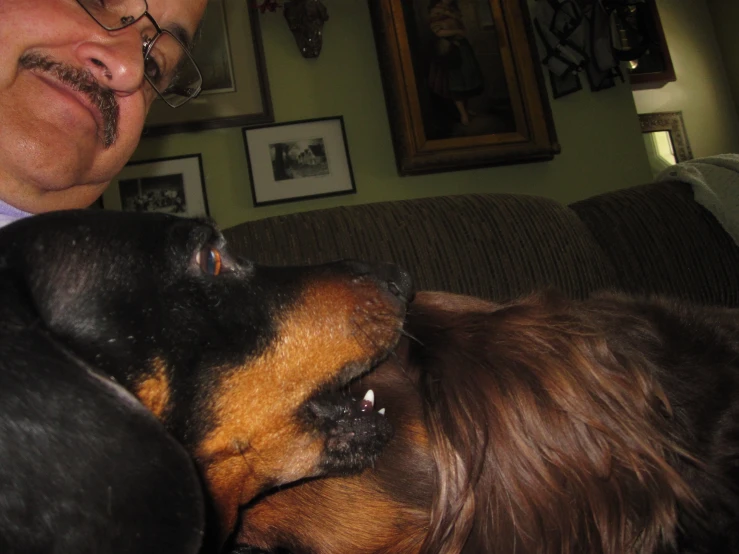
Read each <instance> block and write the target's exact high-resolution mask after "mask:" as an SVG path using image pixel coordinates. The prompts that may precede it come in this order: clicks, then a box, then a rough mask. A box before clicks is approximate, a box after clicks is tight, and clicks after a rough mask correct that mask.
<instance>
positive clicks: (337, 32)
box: [135, 0, 651, 227]
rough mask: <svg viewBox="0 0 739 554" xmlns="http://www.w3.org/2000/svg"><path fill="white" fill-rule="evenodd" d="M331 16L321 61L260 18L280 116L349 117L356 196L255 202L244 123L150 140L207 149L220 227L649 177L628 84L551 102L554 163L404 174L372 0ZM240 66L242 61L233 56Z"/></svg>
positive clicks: (149, 150)
mask: <svg viewBox="0 0 739 554" xmlns="http://www.w3.org/2000/svg"><path fill="white" fill-rule="evenodd" d="M324 3H325V4H326V6H327V7H328V10H329V13H330V17H331V19H330V20H329V21H328V22H327V23H326V27H325V28H324V46H323V51H322V53H321V55H320V57H319V58H318V59H315V60H306V59H304V58H302V57H301V56H300V54H299V52H298V49H297V47H296V46H295V43H294V39H293V37H292V35H291V33H290V31H289V30H288V28H287V24H286V22H285V20H284V18H283V16H282V14H281V13H268V14H265V15H262V16H260V17H261V23H262V32H263V35H264V45H265V52H266V57H267V66H268V72H269V81H270V87H271V91H272V100H273V103H274V108H275V119H276V121H291V120H299V119H309V118H314V117H326V116H332V115H343V116H344V121H345V125H346V132H347V138H348V142H349V150H350V154H351V160H352V165H353V169H354V176H355V181H356V186H357V194H354V195H345V196H338V197H333V198H323V199H316V200H307V201H303V202H295V203H289V204H279V205H274V206H264V207H260V208H254V207H253V206H252V200H251V192H250V187H249V177H248V169H247V163H246V154H245V152H244V145H243V139H242V135H241V130H240V129H239V128H232V129H222V130H216V131H208V132H203V133H195V134H181V135H172V136H170V137H167V138H165V139H146V140H144V141H143V142H142V144H141V146H140V147H139V150H138V151H137V152H136V155H135V158H136V159H147V158H155V157H161V156H170V155H180V154H192V153H202V155H203V165H204V171H205V180H206V185H207V191H208V202H209V204H210V211H211V216H213V217H214V218H215V220H216V221H217V222H218V223H219V224H220V225H221V226H222V227H230V226H232V225H235V224H238V223H240V222H243V221H247V220H253V219H260V218H263V217H268V216H272V215H278V214H285V213H290V212H297V211H308V210H314V209H318V208H326V207H331V206H338V205H342V204H364V203H370V202H378V201H382V200H396V199H404V198H416V197H424V196H435V195H444V194H459V193H466V192H512V193H526V194H537V195H542V196H548V197H551V198H554V199H556V200H559V201H561V202H565V203H567V202H571V201H574V200H577V199H580V198H584V197H587V196H590V195H592V194H597V193H600V192H605V191H609V190H614V189H618V188H623V187H627V186H631V185H636V184H640V183H644V182H648V181H649V180H650V179H651V173H650V169H649V164H648V161H647V156H646V151H645V148H644V143H643V141H642V137H641V134H640V130H639V122H638V118H637V115H636V109H635V106H634V100H633V97H632V94H631V90H630V88H629V86H628V84H622V83H619V84H618V85H617V86H616V87H615V88H613V89H610V90H606V91H602V92H598V93H591V92H590V91H589V90H587V89H588V87H587V84H586V83H584V85H585V86H584V89H583V90H582V91H580V92H577V93H575V94H572V95H570V96H567V97H564V98H560V99H558V100H553V101H552V109H553V112H554V119H555V125H556V129H557V134H558V137H559V141H560V143H561V145H562V153H561V154H559V155H558V156H556V157H555V159H554V160H553V161H551V162H540V163H534V164H524V165H515V166H503V167H495V168H487V169H476V170H466V171H458V172H450V173H438V174H433V175H425V176H416V177H399V176H398V174H397V172H396V169H395V160H394V154H393V150H392V143H391V137H390V127H389V123H388V119H387V112H386V109H385V102H384V96H383V93H382V84H381V80H380V72H379V68H378V64H377V57H376V53H375V46H374V39H373V36H372V29H371V25H370V17H369V10H368V7H367V0H324ZM235 63H238V60H235Z"/></svg>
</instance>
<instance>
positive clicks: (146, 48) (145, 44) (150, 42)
mask: <svg viewBox="0 0 739 554" xmlns="http://www.w3.org/2000/svg"><path fill="white" fill-rule="evenodd" d="M76 1H77V4H78V5H79V7H80V8H82V9H83V10H84V11H85V13H86V14H87V15H89V16H90V17H91V18H92V20H93V21H94V22H95V23H97V24H98V25H100V27H102V28H103V29H105V30H106V31H108V32H111V31H120V30H122V29H127V28H128V27H131V26H132V25H135V24H136V23H138V22H139V21H141V20H142V19H143V18H147V19H148V20H149V21H150V22H151V24H152V25H153V26H154V30H155V31H156V34H155V35H154V36H153V37H152V38H149V39H145V40H143V41H142V50H143V58H144V62H145V61H146V57H147V56H148V55H149V53H150V52H151V49H152V48H153V47H154V44H155V43H156V41H157V39H158V38H159V37H160V36H161V35H164V34H167V35H169V36H170V37H172V38H173V39H174V40H175V41H177V44H179V45H180V46H181V47H182V51H183V52H184V53H185V55H186V56H187V57H188V58H190V61H191V62H192V65H193V67H194V68H195V70H196V71H197V72H198V76H199V77H200V83H201V84H200V86H198V89H197V91H195V93H194V94H193V95H191V96H188V98H187V100H185V101H184V102H182V103H181V104H177V105H172V104H171V103H170V102H169V100H167V99H166V98H165V97H164V94H162V93H161V92H159V89H158V88H157V87H156V85H155V84H154V83H153V82H152V81H151V79H150V78H149V76H148V75H146V72H144V78H145V79H146V82H147V83H149V85H150V86H151V88H153V89H154V92H156V93H157V95H158V96H159V98H161V99H162V100H164V102H166V104H167V105H168V106H170V107H171V108H179V107H180V106H184V105H185V104H187V103H188V102H189V101H190V100H192V99H193V98H197V97H198V96H199V95H200V93H201V92H202V82H203V74H202V73H201V72H200V68H199V67H198V64H197V63H196V62H195V59H194V58H193V57H192V55H191V54H190V52H189V50H188V49H187V47H186V46H185V45H184V44H183V43H182V41H181V40H180V39H178V38H177V37H176V36H175V35H174V33H172V31H170V30H168V29H162V28H161V27H160V26H159V23H157V21H156V19H154V16H152V15H151V14H150V13H149V3H148V2H147V1H146V0H142V1H143V2H144V11H143V13H142V14H141V15H140V16H138V17H137V18H135V19H131V20H130V21H128V22H127V23H125V24H124V25H121V26H120V27H114V28H110V27H106V26H105V25H103V24H102V23H101V22H100V21H98V19H97V18H96V17H95V16H94V15H92V14H91V13H90V11H89V10H88V9H87V8H86V7H85V6H84V5H83V4H82V2H81V1H80V0H76ZM130 17H133V16H130ZM144 67H146V66H144Z"/></svg>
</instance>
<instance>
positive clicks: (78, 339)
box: [0, 211, 410, 535]
mask: <svg viewBox="0 0 739 554" xmlns="http://www.w3.org/2000/svg"><path fill="white" fill-rule="evenodd" d="M0 256H1V258H0V274H1V275H2V279H3V281H4V282H5V283H8V286H12V287H15V288H16V289H17V292H18V295H19V296H20V297H21V298H23V301H24V302H25V304H26V307H27V311H28V313H29V314H31V317H30V318H29V324H39V325H42V326H44V327H46V328H47V329H48V330H49V332H50V333H51V334H52V335H53V336H54V337H55V338H56V339H57V340H58V341H59V342H60V343H61V344H63V345H64V346H66V347H67V348H68V349H69V351H70V354H71V355H74V356H76V357H78V358H80V359H81V360H83V361H84V362H86V363H87V364H89V365H90V366H92V367H93V368H95V370H96V371H98V372H100V373H101V374H103V375H106V376H109V377H111V378H113V379H116V380H117V381H119V382H120V383H121V384H123V385H124V386H125V387H126V388H128V389H129V390H131V391H132V392H133V393H134V394H135V395H136V396H137V397H138V398H139V399H140V400H141V402H143V403H144V404H145V405H146V406H147V407H148V408H149V409H150V410H151V411H152V412H154V414H156V415H157V417H158V418H159V419H160V420H161V421H162V422H163V423H164V424H165V426H166V427H167V428H168V429H169V430H170V431H171V432H172V433H173V435H174V436H175V437H176V438H177V439H178V440H179V441H180V442H182V443H183V444H184V445H185V446H186V447H187V449H188V450H189V451H190V452H191V454H192V455H193V456H194V458H195V461H196V463H197V465H198V466H199V468H200V471H201V474H202V476H203V478H204V481H205V483H206V486H207V488H208V489H209V492H210V496H211V498H212V499H213V502H214V505H215V508H216V511H217V513H218V517H219V520H220V530H221V535H224V534H227V533H228V532H229V531H230V530H231V528H232V527H233V524H234V522H235V518H236V513H237V507H238V506H239V505H240V504H243V503H245V502H247V501H249V500H250V499H251V498H252V497H253V496H254V495H256V494H257V493H259V492H260V491H261V490H263V489H265V488H267V487H271V486H275V485H279V484H284V483H289V482H292V481H295V480H296V479H300V478H304V477H308V476H315V475H321V474H325V473H328V472H347V471H353V470H357V469H361V468H362V467H365V466H366V465H368V464H371V463H372V462H373V460H374V458H375V456H376V455H377V454H378V452H379V450H380V448H381V446H383V444H384V442H386V440H387V438H388V437H389V435H390V433H391V430H390V427H389V425H388V424H387V422H386V421H385V419H384V418H383V416H382V415H380V414H377V412H376V411H373V410H367V409H366V406H364V405H361V403H357V402H351V401H350V400H348V399H346V398H334V397H333V396H331V395H330V394H327V391H331V390H334V389H338V388H339V387H342V386H344V385H346V384H347V383H348V382H349V381H351V380H352V379H354V378H356V377H358V376H360V375H362V374H363V373H365V372H367V371H369V370H370V369H371V368H372V367H373V366H375V365H376V364H378V363H379V362H380V361H381V360H383V359H384V358H385V357H386V356H387V355H388V353H389V352H390V351H392V349H393V348H394V347H395V345H396V343H397V341H398V338H399V336H400V332H401V326H402V320H403V316H404V298H403V297H404V295H406V294H408V289H409V286H410V285H409V279H408V277H407V276H406V275H405V274H404V273H402V272H401V271H399V270H397V269H396V268H394V266H383V267H379V268H371V267H369V266H367V265H363V264H359V263H353V262H345V263H337V264H332V265H326V266H318V267H312V268H303V269H301V268H280V269H278V268H266V267H259V266H257V265H255V264H254V263H251V262H249V261H246V260H241V259H237V258H235V257H234V256H232V255H230V254H229V252H228V249H227V248H226V245H225V241H224V239H223V237H222V236H221V234H220V233H219V232H218V231H217V230H216V229H215V228H214V227H213V226H212V225H211V224H210V223H208V222H206V221H195V220H186V219H180V218H176V217H173V216H165V215H152V214H147V215H140V214H120V213H111V212H93V211H86V212H80V211H73V212H59V213H54V214H47V215H43V216H37V217H33V218H29V219H26V220H22V221H19V222H17V223H15V224H13V225H11V226H9V227H7V228H5V229H4V230H3V231H2V232H1V233H0Z"/></svg>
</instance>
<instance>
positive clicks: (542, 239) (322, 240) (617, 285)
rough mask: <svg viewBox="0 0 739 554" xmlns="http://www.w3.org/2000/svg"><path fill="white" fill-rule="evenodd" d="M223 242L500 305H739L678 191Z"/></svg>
mask: <svg viewBox="0 0 739 554" xmlns="http://www.w3.org/2000/svg"><path fill="white" fill-rule="evenodd" d="M225 234H226V237H227V238H228V240H229V243H230V248H231V250H232V251H234V252H236V253H237V254H239V255H242V256H245V257H247V258H250V259H253V260H255V261H257V262H259V263H264V264H271V265H291V264H314V263H322V262H326V261H331V260H335V259H339V258H356V259H362V260H368V261H392V262H395V263H398V264H400V265H401V266H403V267H405V268H406V269H407V270H408V271H409V272H410V273H411V274H412V275H413V278H414V280H415V284H416V288H417V289H418V290H446V291H451V292H458V293H464V294H471V295H475V296H480V297H482V298H488V299H492V300H505V299H509V298H512V297H516V296H520V295H521V294H524V293H526V292H529V291H532V290H535V289H539V288H542V287H548V286H550V287H556V288H559V289H560V290H562V291H564V292H565V293H567V294H568V295H570V296H573V297H583V296H586V295H588V294H589V293H591V292H593V291H595V290H599V289H604V288H611V289H622V290H629V291H634V292H642V291H643V292H662V293H669V294H672V295H675V296H678V297H684V298H692V299H696V300H701V301H704V302H708V303H715V304H725V305H739V301H738V300H737V296H739V284H738V281H737V275H739V248H737V247H736V246H735V245H734V244H733V242H731V239H730V238H729V237H728V236H727V235H726V234H725V233H724V231H723V229H722V228H721V227H720V226H719V225H718V223H717V222H716V220H715V219H713V216H711V215H710V214H709V213H708V212H706V211H705V210H704V209H703V208H702V207H701V206H699V205H698V204H696V203H695V202H694V201H693V200H692V193H690V191H689V190H688V191H687V196H686V191H685V188H684V187H683V186H682V185H677V184H676V185H669V184H655V185H646V186H644V187H634V188H631V189H626V190H624V191H619V192H617V193H613V194H610V195H601V196H597V197H594V198H591V199H588V200H585V201H582V202H578V203H576V204H574V205H573V207H572V208H570V207H567V206H563V205H561V204H559V203H557V202H555V201H553V200H549V199H546V198H542V197H536V196H524V195H512V194H471V195H459V196H446V197H435V198H424V199H417V200H405V201H396V202H381V203H376V204H366V205H359V206H345V207H339V208H331V209H327V210H318V211H313V212H306V213H299V214H292V215H288V216H280V217H272V218H268V219H263V220H259V221H252V222H247V223H243V224H240V225H237V226H235V227H232V228H230V229H227V230H225ZM704 243H705V244H704ZM681 257H682V259H684V260H685V262H682V261H681ZM702 261H704V262H705V264H704V265H714V266H715V267H712V268H705V267H703V265H702ZM696 267H700V268H701V269H700V270H698V269H696ZM681 272H682V274H679V273H681ZM700 288H706V289H708V290H697V289H700ZM727 289H732V290H727Z"/></svg>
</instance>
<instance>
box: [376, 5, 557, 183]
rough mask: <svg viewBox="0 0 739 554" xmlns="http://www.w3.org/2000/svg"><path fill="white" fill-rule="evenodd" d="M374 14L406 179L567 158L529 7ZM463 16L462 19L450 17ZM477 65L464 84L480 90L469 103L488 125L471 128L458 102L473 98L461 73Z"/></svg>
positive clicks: (415, 8)
mask: <svg viewBox="0 0 739 554" xmlns="http://www.w3.org/2000/svg"><path fill="white" fill-rule="evenodd" d="M369 5H370V11H371V14H372V22H373V27H374V33H375V41H376V45H377V54H378V58H379V63H380V71H381V74H382V78H383V84H384V87H385V96H386V104H387V109H388V115H389V119H390V125H391V130H392V136H393V144H394V146H395V153H396V161H397V166H398V171H399V173H400V174H401V175H412V174H419V173H431V172H439V171H449V170H458V169H466V168H472V167H482V166H490V165H501V164H513V163H521V162H532V161H540V160H550V159H552V158H553V156H554V155H555V154H557V153H559V151H560V147H559V144H558V142H557V137H556V132H555V129H554V122H553V119H552V114H551V109H550V107H549V99H548V95H547V92H546V88H545V85H544V81H543V77H542V74H541V69H540V67H539V62H538V54H537V52H536V48H535V42H534V39H533V34H532V31H531V24H530V20H529V14H528V8H527V6H526V0H480V1H475V2H459V1H458V0H452V1H451V2H438V3H436V2H433V1H431V2H429V0H369ZM483 9H486V10H487V12H486V13H485V14H484V16H481V10H483ZM445 10H446V11H445ZM454 10H458V12H459V15H458V17H457V15H455V14H454V13H452V15H448V13H450V11H454ZM445 14H446V15H445ZM445 17H448V19H447V21H445V19H444V18H445ZM455 18H456V19H457V20H458V21H457V22H456V23H455V22H454V21H452V19H455ZM454 29H457V30H458V34H457V35H454V34H451V33H452V32H453V30H454ZM465 64H467V65H466V66H465ZM472 64H476V65H475V66H474V67H476V68H477V69H476V71H477V73H478V74H479V75H478V76H477V77H475V75H473V73H474V71H468V72H467V75H463V77H464V79H466V81H467V82H468V83H472V84H468V89H467V92H468V93H469V94H470V100H469V103H470V105H474V102H477V106H478V107H475V109H476V110H478V112H480V111H481V112H482V114H483V116H484V117H485V118H486V119H483V118H482V116H479V114H478V115H476V116H472V115H468V116H467V118H466V119H467V121H466V122H465V121H464V119H465V117H464V116H463V115H462V114H463V111H464V110H462V108H460V107H459V103H458V102H460V100H459V98H463V97H464V95H463V94H462V93H463V92H465V91H464V90H460V89H461V88H462V87H460V86H459V82H460V80H461V79H460V78H457V79H456V81H455V80H454V79H453V78H452V74H453V72H454V71H455V70H456V71H457V74H459V72H460V71H462V72H463V71H464V68H465V67H467V68H468V69H469V68H472V69H474V67H473V65H472ZM460 68H461V69H460ZM445 71H446V74H445ZM444 79H446V81H444ZM475 79H477V82H478V84H477V88H475V85H474V83H475ZM453 85H456V89H454V87H453ZM504 89H505V90H504ZM476 91H477V96H475V97H473V96H472V94H474V93H475V92H476ZM452 92H454V94H452ZM445 93H447V94H446V97H445ZM455 94H456V96H455ZM467 101H468V100H467V99H466V98H465V99H464V100H461V102H462V103H463V104H465V103H466V102H467ZM465 106H466V104H465ZM480 107H481V108H480ZM455 109H456V111H455ZM465 110H466V108H465ZM457 112H458V113H457ZM469 113H470V114H472V109H471V108H470V110H469ZM455 118H457V119H456V120H455ZM476 126H477V127H476Z"/></svg>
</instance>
